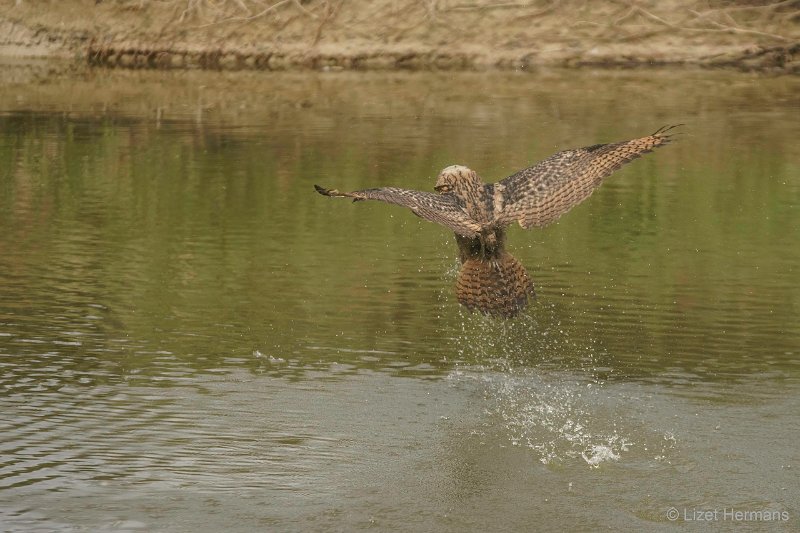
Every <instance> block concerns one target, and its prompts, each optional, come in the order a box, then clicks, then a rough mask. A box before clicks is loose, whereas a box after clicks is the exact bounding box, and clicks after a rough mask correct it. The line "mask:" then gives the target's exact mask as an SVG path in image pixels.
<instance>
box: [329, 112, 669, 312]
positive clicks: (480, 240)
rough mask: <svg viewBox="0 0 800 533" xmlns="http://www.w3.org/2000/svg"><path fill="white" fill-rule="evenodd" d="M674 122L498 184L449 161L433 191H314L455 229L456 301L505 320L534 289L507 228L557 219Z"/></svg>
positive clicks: (561, 155) (661, 139)
mask: <svg viewBox="0 0 800 533" xmlns="http://www.w3.org/2000/svg"><path fill="white" fill-rule="evenodd" d="M675 127H677V126H665V127H663V128H660V129H659V130H657V131H656V132H655V133H653V134H652V135H648V136H646V137H641V138H638V139H632V140H630V141H622V142H617V143H610V144H595V145H593V146H587V147H585V148H577V149H574V150H564V151H563V152H558V153H557V154H555V155H552V156H550V157H548V158H547V159H545V160H544V161H541V162H540V163H537V164H536V165H534V166H532V167H529V168H526V169H524V170H521V171H519V172H517V173H516V174H512V175H511V176H509V177H507V178H505V179H503V180H500V181H498V182H497V183H490V184H484V183H483V181H482V180H481V178H480V177H479V176H478V174H476V173H475V171H473V170H470V169H469V168H467V167H464V166H461V165H453V166H449V167H447V168H445V169H444V170H442V172H441V173H440V174H439V177H438V179H437V180H436V186H435V187H434V191H435V192H433V193H431V192H423V191H415V190H411V189H401V188H397V187H380V188H376V189H364V190H360V191H353V192H340V191H337V190H336V189H325V188H323V187H320V186H319V185H314V188H315V189H316V190H317V192H319V193H320V194H323V195H325V196H340V197H345V198H352V199H353V201H354V202H357V201H360V200H380V201H382V202H386V203H389V204H395V205H400V206H404V207H408V208H409V209H411V211H412V212H413V213H414V214H415V215H417V216H419V217H422V218H424V219H427V220H430V221H432V222H436V223H439V224H441V225H443V226H445V227H447V228H449V229H451V230H452V231H454V232H455V237H456V243H457V244H458V252H459V258H460V260H461V270H460V271H459V274H458V280H457V281H456V296H457V297H458V301H459V302H460V303H461V304H463V305H464V306H466V307H467V308H468V309H469V310H473V309H475V310H478V311H480V312H482V313H484V314H488V315H493V316H499V317H506V318H508V317H513V316H514V315H516V314H517V313H519V312H520V311H521V310H522V309H524V308H525V306H526V305H527V303H528V298H529V297H533V296H534V292H533V282H532V281H531V279H530V277H529V276H528V274H527V272H526V271H525V267H523V266H522V264H521V263H520V262H519V261H517V260H516V259H515V258H514V257H513V256H512V255H511V254H509V253H508V252H507V251H506V249H505V241H506V233H505V228H506V227H507V226H509V225H510V224H512V223H514V222H518V223H519V225H520V226H522V227H523V228H525V229H527V228H532V227H543V226H547V225H548V224H551V223H552V222H555V221H556V220H557V219H558V218H559V217H560V216H561V215H563V214H564V213H566V212H567V211H569V210H570V209H572V208H573V207H575V206H576V205H578V204H579V203H581V202H582V201H584V200H585V199H586V198H588V197H589V195H591V194H592V192H593V191H594V190H595V189H596V188H597V187H599V186H600V184H601V183H603V180H604V179H605V178H607V177H608V176H609V175H611V174H612V173H613V172H614V171H615V170H617V169H619V168H620V167H621V166H622V165H624V164H625V163H628V162H630V161H632V160H634V159H636V158H638V157H640V156H641V155H642V154H646V153H648V152H651V151H652V150H653V149H654V148H658V147H660V146H664V145H666V144H668V143H669V142H670V138H671V136H672V134H671V133H670V131H671V130H673V128H675Z"/></svg>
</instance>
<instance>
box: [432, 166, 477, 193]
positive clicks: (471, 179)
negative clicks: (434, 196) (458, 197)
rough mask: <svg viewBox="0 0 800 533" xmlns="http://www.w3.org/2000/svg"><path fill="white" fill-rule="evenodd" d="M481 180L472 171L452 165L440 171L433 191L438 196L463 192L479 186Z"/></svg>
mask: <svg viewBox="0 0 800 533" xmlns="http://www.w3.org/2000/svg"><path fill="white" fill-rule="evenodd" d="M480 184H481V179H480V178H479V177H478V174H476V173H475V171H474V170H470V169H468V168H467V167H464V166H461V165H452V166H449V167H447V168H446V169H444V170H442V171H441V172H440V173H439V177H438V178H437V179H436V185H434V187H433V190H435V191H436V192H438V193H440V194H444V193H448V192H454V191H456V192H457V191H459V190H463V189H465V188H468V187H474V186H475V185H480Z"/></svg>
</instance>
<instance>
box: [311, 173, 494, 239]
mask: <svg viewBox="0 0 800 533" xmlns="http://www.w3.org/2000/svg"><path fill="white" fill-rule="evenodd" d="M314 188H315V189H316V190H317V192H318V193H320V194H323V195H325V196H343V197H346V198H352V199H353V201H354V202H357V201H359V200H380V201H382V202H387V203H390V204H395V205H401V206H404V207H408V208H409V209H411V211H413V212H414V214H415V215H417V216H420V217H422V218H424V219H426V220H430V221H431V222H436V223H438V224H441V225H443V226H446V227H448V228H450V229H451V230H453V231H454V232H456V233H458V234H459V235H463V236H465V237H475V236H476V235H477V234H478V233H480V231H481V226H480V224H478V223H477V222H475V221H474V220H472V218H470V217H469V215H467V213H466V212H465V211H464V209H462V207H461V206H460V205H459V203H458V201H457V200H456V198H455V197H454V196H452V195H450V194H434V193H430V192H423V191H414V190H411V189H399V188H397V187H381V188H379V189H364V190H362V191H353V192H339V191H337V190H331V189H324V188H322V187H320V186H319V185H314Z"/></svg>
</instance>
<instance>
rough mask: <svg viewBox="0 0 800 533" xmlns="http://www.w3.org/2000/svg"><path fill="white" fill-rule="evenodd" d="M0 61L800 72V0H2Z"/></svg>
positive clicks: (233, 66) (240, 66) (141, 65)
mask: <svg viewBox="0 0 800 533" xmlns="http://www.w3.org/2000/svg"><path fill="white" fill-rule="evenodd" d="M0 55H6V56H18V57H60V58H71V59H74V60H76V61H79V62H83V63H88V64H90V65H100V66H108V67H123V68H167V69H169V68H181V69H186V68H189V69H192V68H205V69H224V70H228V69H230V70H242V69H264V70H284V69H442V70H453V69H457V70H471V69H491V68H500V69H520V70H526V69H533V68H536V67H537V66H624V67H632V66H659V65H698V66H705V67H732V68H738V69H744V70H756V71H774V72H780V73H792V74H798V73H800V0H783V1H776V2H757V1H751V0H727V1H723V0H641V1H638V2H637V1H629V0H596V1H587V0H562V1H558V0H532V1H503V0H0Z"/></svg>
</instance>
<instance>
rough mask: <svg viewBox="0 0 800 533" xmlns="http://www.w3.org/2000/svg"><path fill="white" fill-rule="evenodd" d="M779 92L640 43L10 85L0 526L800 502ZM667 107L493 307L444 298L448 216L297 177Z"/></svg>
mask: <svg viewBox="0 0 800 533" xmlns="http://www.w3.org/2000/svg"><path fill="white" fill-rule="evenodd" d="M454 78H457V80H456V81H458V82H459V83H451V82H452V81H453V79H454ZM588 87H591V98H587V94H588V93H587V92H586V91H587V90H589V89H587V88H588ZM797 89H798V87H797V81H795V80H794V79H791V78H788V79H787V78H775V79H764V78H752V77H749V76H744V75H739V74H729V73H726V74H709V73H683V74H681V75H680V76H677V75H676V74H675V73H656V72H651V73H645V74H638V73H627V72H605V73H592V72H580V73H579V72H568V73H558V72H556V73H540V74H537V75H515V74H507V73H503V74H492V75H484V74H474V73H473V74H452V73H447V74H437V73H427V74H426V73H408V74H358V73H342V74H311V73H307V74H303V75H294V74H286V75H277V74H274V73H271V74H269V75H266V74H264V73H256V74H254V73H243V74H215V73H167V74H163V73H126V72H120V73H117V72H114V73H107V72H101V71H100V72H95V71H92V72H88V73H86V74H85V76H83V77H80V78H64V79H61V78H54V79H51V80H48V81H46V82H44V83H38V84H31V85H15V84H7V85H4V86H2V87H0V103H1V104H2V109H3V115H2V117H1V118H0V121H2V124H3V128H2V131H0V162H1V163H2V164H0V227H2V228H3V231H2V232H0V408H1V409H0V412H1V413H2V414H0V451H2V453H0V491H2V493H3V501H4V503H3V504H2V507H0V509H1V510H0V512H1V513H2V521H3V522H4V523H8V524H10V526H8V527H9V528H12V529H23V530H26V529H37V528H38V529H67V528H85V529H92V530H97V529H100V530H104V529H115V530H116V529H120V530H128V529H161V530H176V531H177V530H187V529H202V530H214V529H219V528H222V527H225V528H226V529H231V528H233V529H234V530H237V529H241V530H243V531H245V530H252V529H254V528H256V529H259V528H260V529H265V528H266V529H269V528H275V529H281V530H285V529H295V530H303V529H309V528H313V529H341V528H342V527H344V528H346V529H350V528H356V527H370V526H372V527H378V528H381V529H392V528H395V529H422V530H430V529H445V530H448V529H450V530H462V529H464V528H472V529H478V528H479V529H488V528H489V527H492V528H493V529H496V526H497V524H498V523H499V524H504V525H506V527H507V528H508V529H509V530H519V529H529V528H530V527H531V524H537V525H541V527H542V528H544V529H547V528H553V527H557V526H558V527H564V526H566V527H570V526H574V527H578V528H583V529H587V528H596V527H607V528H608V527H610V528H613V529H619V528H626V527H627V528H630V525H631V523H633V524H634V527H635V526H636V525H638V526H640V527H641V528H644V529H651V528H652V526H653V522H663V521H664V520H665V519H664V511H665V510H666V509H667V508H668V507H670V506H676V507H679V508H682V507H683V506H685V507H689V508H694V507H698V508H699V507H701V506H704V505H705V506H709V507H711V506H719V507H724V506H729V507H730V506H737V507H740V508H743V509H745V510H758V509H775V510H780V511H783V510H788V511H790V513H791V515H792V519H793V520H795V523H796V520H797V517H798V516H800V509H798V508H797V506H796V505H797V503H796V502H797V501H798V498H797V496H798V495H799V494H800V487H799V486H798V482H797V476H796V475H795V474H794V471H793V469H792V468H794V469H795V470H796V468H797V467H798V466H797V465H796V463H797V459H798V458H797V455H796V451H795V450H794V447H793V445H792V443H793V442H794V441H795V440H796V436H797V427H798V420H797V415H796V413H797V412H798V407H800V406H798V405H797V403H798V398H800V395H799V394H798V393H799V392H800V388H799V387H798V385H800V380H798V376H800V362H799V361H800V359H799V358H798V350H800V342H799V341H800V320H798V319H797V318H798V313H797V309H798V302H800V289H799V288H798V285H797V283H796V281H795V278H796V272H795V270H796V265H797V264H798V263H799V262H800V233H799V232H797V231H795V230H794V228H797V227H800V218H798V217H799V215H798V210H797V205H798V200H799V199H800V168H798V166H797V164H796V161H798V160H800V152H798V146H797V143H796V142H795V140H796V138H797V136H798V133H800V131H798V124H800V121H797V120H790V119H789V118H790V117H789V115H792V114H793V115H794V116H796V115H797V110H798V101H797V96H796V95H797V94H799V93H800V92H799V91H798V90H797ZM652 94H659V95H660V98H659V99H658V100H657V101H656V102H653V101H652V99H651V98H650V97H649V96H650V95H652ZM645 96H647V98H644V97H645ZM675 121H685V122H687V123H689V125H688V126H687V129H688V130H689V131H690V132H691V134H690V136H687V137H685V138H684V139H683V140H681V141H680V142H678V143H676V144H675V145H674V146H672V147H671V149H670V150H669V151H666V150H665V151H663V152H661V153H659V157H658V158H653V159H649V160H646V159H645V160H642V161H640V162H637V165H636V166H631V167H630V168H628V169H626V170H624V171H621V172H620V173H619V174H618V175H616V176H615V177H614V178H612V179H611V180H609V182H608V183H607V184H606V185H604V187H603V188H602V189H601V190H600V191H599V192H598V193H596V194H595V195H594V196H593V197H592V198H591V199H590V200H589V201H588V202H587V203H585V204H583V205H582V206H581V207H579V208H577V209H576V210H575V211H574V212H572V213H571V214H570V217H568V218H565V219H564V220H563V221H562V222H560V223H559V224H557V225H555V226H553V227H551V228H548V229H545V230H543V231H538V232H523V231H522V230H514V229H512V230H511V235H510V238H509V242H510V247H511V248H512V250H511V251H512V253H514V255H515V256H517V257H518V258H519V259H520V260H521V261H522V262H523V264H525V265H526V267H527V268H528V270H529V272H530V273H531V275H532V277H533V279H534V282H535V284H536V287H537V293H538V299H537V301H535V302H534V303H533V304H532V305H531V308H530V310H529V312H527V314H525V315H524V316H522V317H520V318H519V319H516V320H512V321H499V320H493V319H488V318H486V317H483V316H479V315H470V314H469V313H467V312H465V311H463V310H462V309H459V307H458V304H457V302H456V301H455V299H454V297H453V296H452V291H451V287H452V284H453V283H454V281H455V275H456V271H457V260H456V252H455V244H454V243H453V242H452V238H451V235H450V234H449V232H447V231H442V230H441V229H439V228H437V227H436V226H434V225H430V224H428V223H425V222H423V221H420V220H417V219H415V218H414V217H413V216H411V215H410V214H408V213H406V212H404V211H402V210H394V211H391V210H390V208H384V207H385V206H370V205H360V204H359V205H355V206H341V205H335V204H333V203H331V202H324V201H322V199H321V198H320V197H318V196H317V195H316V194H315V193H314V191H313V188H312V184H313V183H314V182H317V181H323V180H322V178H327V179H326V180H325V181H326V182H334V181H335V182H336V183H337V184H341V188H342V189H358V188H364V187H369V186H374V185H375V184H393V185H398V186H404V187H409V188H418V189H423V190H425V189H429V188H430V184H431V183H432V176H434V175H435V173H436V172H437V171H438V170H439V169H441V168H443V167H445V166H447V165H449V164H451V163H463V164H467V165H469V166H470V167H472V168H474V169H476V170H477V171H478V172H479V173H481V174H482V175H483V176H485V177H486V178H487V179H488V180H496V179H498V178H502V177H503V176H505V175H507V174H509V173H511V172H513V171H514V170H516V169H519V168H523V167H525V166H527V165H528V164H530V163H531V162H533V161H536V160H538V159H541V158H543V157H546V156H547V155H549V154H551V153H553V152H554V151H556V150H559V149H563V148H568V147H572V146H577V145H585V144H591V143H594V142H603V141H609V140H616V139H622V138H628V137H631V136H635V135H638V134H644V133H648V132H650V131H652V130H654V129H655V128H656V127H658V126H660V125H662V124H665V123H669V122H675ZM332 221H333V222H332ZM387 243H388V244H387ZM442 272H446V274H444V275H443V274H442ZM765 450H767V451H768V453H765V452H764V451H765ZM209 509H212V510H215V512H214V513H213V514H214V516H210V513H209ZM408 509H414V510H415V512H416V513H415V516H413V517H409V513H408ZM4 525H5V524H4Z"/></svg>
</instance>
